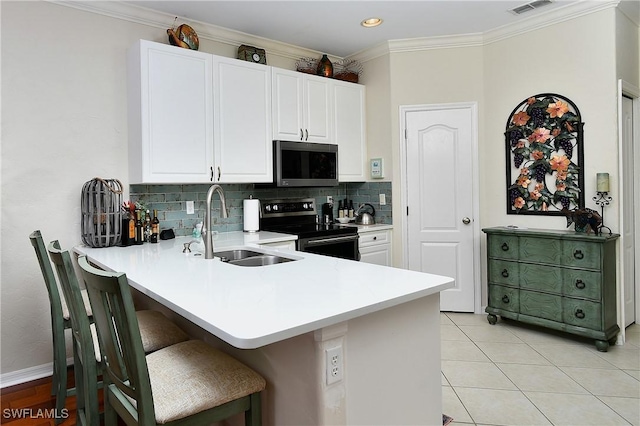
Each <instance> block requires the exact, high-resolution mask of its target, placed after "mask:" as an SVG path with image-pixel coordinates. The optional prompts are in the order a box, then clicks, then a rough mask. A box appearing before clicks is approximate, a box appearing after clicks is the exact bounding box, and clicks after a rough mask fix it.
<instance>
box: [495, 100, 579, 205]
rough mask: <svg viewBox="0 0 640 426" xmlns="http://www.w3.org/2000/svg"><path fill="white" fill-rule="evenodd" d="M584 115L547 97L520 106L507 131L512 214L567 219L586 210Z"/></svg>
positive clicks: (569, 104) (571, 103) (570, 104)
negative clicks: (566, 214) (565, 215)
mask: <svg viewBox="0 0 640 426" xmlns="http://www.w3.org/2000/svg"><path fill="white" fill-rule="evenodd" d="M582 127H583V123H582V121H581V118H580V112H579V111H578V108H577V107H576V105H575V104H574V103H573V102H571V101H570V100H569V99H567V98H564V97H562V96H560V95H556V94H551V93H546V94H541V95H536V96H532V97H530V98H528V99H526V100H524V101H523V102H521V103H520V104H519V105H518V106H517V107H516V108H515V109H514V110H513V112H512V113H511V115H510V116H509V119H508V121H507V128H506V131H505V141H506V153H507V158H506V160H507V194H506V198H507V214H537V215H557V216H559V215H563V213H562V209H568V210H574V209H577V208H584V196H583V194H582V188H583V186H584V174H583V152H582Z"/></svg>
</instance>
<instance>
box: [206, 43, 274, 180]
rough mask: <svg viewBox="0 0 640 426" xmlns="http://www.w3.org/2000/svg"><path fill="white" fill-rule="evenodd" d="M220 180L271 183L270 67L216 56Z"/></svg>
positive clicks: (216, 139) (217, 171) (215, 97)
mask: <svg viewBox="0 0 640 426" xmlns="http://www.w3.org/2000/svg"><path fill="white" fill-rule="evenodd" d="M214 76H215V86H216V90H215V94H214V99H215V111H214V117H215V120H214V124H215V126H214V146H215V174H216V180H217V181H218V182H226V183H230V182H233V183H239V182H272V181H273V163H272V158H273V149H272V142H271V68H270V67H267V66H264V65H260V64H253V63H250V62H246V61H240V60H238V59H232V58H223V57H219V56H214Z"/></svg>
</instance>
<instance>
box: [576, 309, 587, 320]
mask: <svg viewBox="0 0 640 426" xmlns="http://www.w3.org/2000/svg"><path fill="white" fill-rule="evenodd" d="M584 317H585V315H584V312H582V309H578V310H576V318H578V319H583V318H584Z"/></svg>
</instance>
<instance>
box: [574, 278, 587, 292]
mask: <svg viewBox="0 0 640 426" xmlns="http://www.w3.org/2000/svg"><path fill="white" fill-rule="evenodd" d="M585 287H586V284H585V283H584V281H582V280H576V288H579V289H580V290H582V289H583V288H585Z"/></svg>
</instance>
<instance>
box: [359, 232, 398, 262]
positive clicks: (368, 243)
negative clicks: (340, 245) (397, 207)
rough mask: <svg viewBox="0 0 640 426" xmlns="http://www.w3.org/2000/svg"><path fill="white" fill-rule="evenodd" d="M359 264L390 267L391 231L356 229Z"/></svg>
mask: <svg viewBox="0 0 640 426" xmlns="http://www.w3.org/2000/svg"><path fill="white" fill-rule="evenodd" d="M358 235H359V237H360V238H359V245H358V249H359V250H360V262H365V263H373V264H376V265H382V266H391V265H392V259H391V230H390V229H386V230H379V229H378V230H368V229H366V228H362V227H359V228H358Z"/></svg>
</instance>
